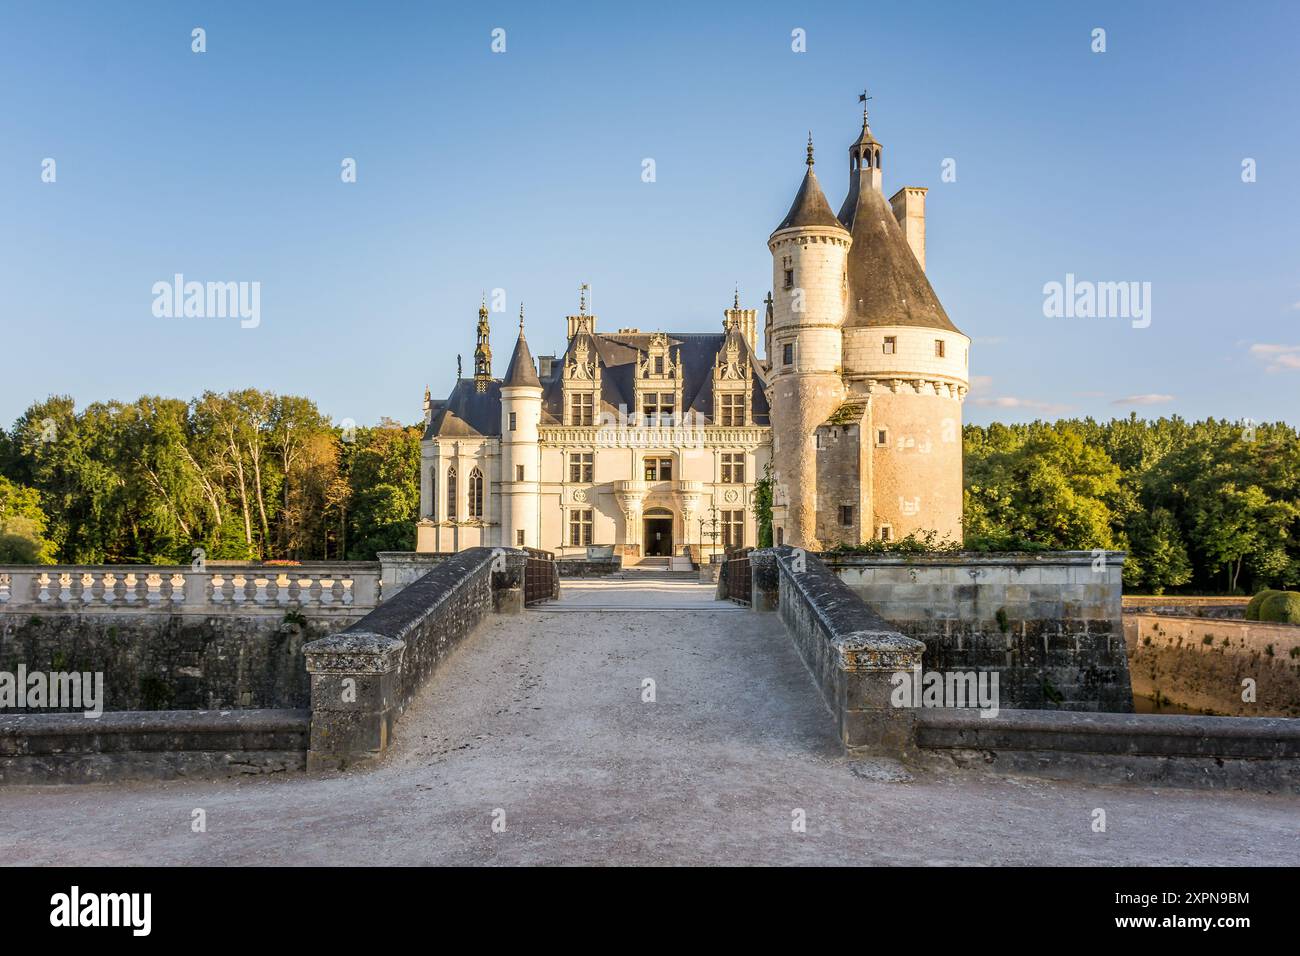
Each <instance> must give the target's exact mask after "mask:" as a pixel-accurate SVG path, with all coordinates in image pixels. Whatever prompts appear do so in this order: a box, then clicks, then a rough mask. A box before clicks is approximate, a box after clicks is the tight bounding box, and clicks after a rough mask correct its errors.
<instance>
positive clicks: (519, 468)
mask: <svg viewBox="0 0 1300 956" xmlns="http://www.w3.org/2000/svg"><path fill="white" fill-rule="evenodd" d="M523 480H524V466H523V465H515V481H523Z"/></svg>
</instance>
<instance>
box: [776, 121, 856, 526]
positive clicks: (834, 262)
mask: <svg viewBox="0 0 1300 956" xmlns="http://www.w3.org/2000/svg"><path fill="white" fill-rule="evenodd" d="M807 165H808V171H807V172H806V173H805V174H804V178H803V182H802V184H800V186H799V191H798V193H796V194H795V197H794V202H793V203H792V204H791V206H790V211H789V213H787V214H786V217H785V219H783V220H782V221H781V224H780V225H779V226H777V227H776V229H775V230H774V231H773V232H772V235H771V236H770V237H769V238H768V241H767V246H768V249H770V250H771V252H772V288H773V290H774V295H773V300H772V306H771V308H772V319H771V329H770V339H769V348H770V358H771V362H772V370H771V374H770V376H769V382H770V390H771V401H770V404H771V421H772V459H773V471H774V477H775V479H776V492H777V493H776V500H775V507H774V509H773V527H774V533H775V535H776V539H777V541H778V543H783V544H788V545H793V546H795V547H800V548H809V549H814V550H815V549H818V548H819V547H820V543H819V541H818V540H817V534H816V529H817V509H818V507H819V502H818V498H817V449H816V436H815V432H816V429H817V426H818V425H820V424H821V423H822V422H824V421H826V419H827V418H828V417H829V416H830V415H831V414H833V413H834V412H835V411H836V409H838V408H839V407H840V405H841V403H842V402H843V401H844V397H845V390H844V382H843V379H842V378H841V374H840V373H841V333H840V330H841V327H842V326H843V324H844V318H845V306H846V303H847V296H848V278H847V272H846V262H847V259H848V254H849V245H850V242H851V239H850V234H849V230H848V229H847V228H845V226H844V225H843V224H842V223H841V222H840V221H839V220H838V219H837V218H836V217H835V214H834V213H833V212H832V211H831V207H830V204H829V203H827V201H826V196H825V194H824V193H823V192H822V189H821V186H820V185H819V184H818V182H817V175H816V173H814V172H813V146H812V136H811V135H809V137H808V158H807Z"/></svg>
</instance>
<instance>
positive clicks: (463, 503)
mask: <svg viewBox="0 0 1300 956" xmlns="http://www.w3.org/2000/svg"><path fill="white" fill-rule="evenodd" d="M452 464H455V466H456V474H457V480H456V496H457V501H458V509H457V518H456V520H455V521H451V520H449V518H448V515H447V485H446V480H447V468H448V466H449V465H452ZM500 464H501V443H500V442H499V441H497V439H495V438H457V439H438V440H435V441H426V442H421V443H420V519H421V521H420V524H419V525H418V526H417V527H416V545H415V547H416V550H417V551H421V552H428V551H463V550H464V549H465V548H477V547H480V546H481V547H496V546H498V545H499V544H500V523H501V512H500V506H501V496H500V495H499V494H496V493H495V489H496V487H497V485H498V484H499V482H500V480H501V467H500ZM475 467H477V468H478V469H479V470H480V471H482V472H483V478H484V482H485V485H484V501H483V518H482V520H481V521H471V520H470V519H469V518H468V514H469V494H468V492H469V476H470V472H471V471H473V469H474V468H475ZM435 473H436V474H437V476H438V481H437V488H436V495H437V501H436V511H434V512H431V510H430V509H431V508H433V507H435V502H434V500H433V496H432V495H431V494H430V489H431V486H432V484H433V483H432V477H433V475H434V474H435ZM431 513H433V514H435V515H436V520H434V521H433V522H432V523H430V522H429V515H430V514H431Z"/></svg>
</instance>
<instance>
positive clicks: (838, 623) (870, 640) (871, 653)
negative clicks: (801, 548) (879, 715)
mask: <svg viewBox="0 0 1300 956" xmlns="http://www.w3.org/2000/svg"><path fill="white" fill-rule="evenodd" d="M753 553H754V552H751V559H752V556H753ZM772 553H773V554H774V555H775V556H776V560H777V563H778V564H779V565H780V567H781V574H782V577H783V578H785V579H786V580H788V581H789V582H790V584H791V586H793V587H794V588H795V589H796V590H797V591H798V592H799V593H800V595H802V597H803V599H804V602H805V603H806V604H807V605H808V608H809V610H810V611H811V612H812V614H813V616H814V617H815V618H816V619H817V621H818V623H819V625H820V626H821V628H822V630H824V631H825V633H826V635H827V637H828V639H829V640H830V641H831V643H832V644H834V645H835V647H836V649H837V651H838V653H839V657H840V662H841V664H842V666H843V667H844V669H845V670H896V669H900V668H902V669H906V668H910V667H911V666H912V665H913V664H914V663H915V661H916V660H917V659H919V656H920V655H921V654H922V653H923V652H924V651H925V645H924V644H923V643H922V642H920V641H918V640H916V639H914V638H911V637H908V636H906V635H905V634H903V633H901V632H900V631H899V630H898V629H897V628H895V627H893V626H892V625H891V624H889V623H888V622H887V621H885V619H884V618H882V617H880V615H878V614H876V612H875V611H873V610H872V609H871V608H870V607H868V606H867V605H866V604H865V603H864V602H863V601H862V599H861V598H860V597H858V595H857V594H856V593H855V592H854V591H853V589H852V588H850V587H849V586H848V585H847V584H845V583H844V582H843V581H842V580H840V577H839V575H837V574H835V572H834V571H832V570H831V569H830V568H828V567H827V566H826V565H825V564H823V563H822V561H821V560H820V559H819V558H818V557H817V556H815V555H813V554H810V553H804V554H803V561H804V570H802V571H795V570H794V569H793V566H792V563H793V561H794V560H795V550H794V549H793V548H789V547H782V548H775V549H773V550H772Z"/></svg>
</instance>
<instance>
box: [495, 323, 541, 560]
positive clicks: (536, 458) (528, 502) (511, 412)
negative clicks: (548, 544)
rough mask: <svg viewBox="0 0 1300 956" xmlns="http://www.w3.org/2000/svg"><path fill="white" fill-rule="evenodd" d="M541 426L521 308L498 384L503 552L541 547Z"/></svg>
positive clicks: (534, 373)
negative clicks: (515, 336)
mask: <svg viewBox="0 0 1300 956" xmlns="http://www.w3.org/2000/svg"><path fill="white" fill-rule="evenodd" d="M541 421H542V382H541V379H539V378H538V377H537V368H536V366H535V365H534V363H533V353H532V352H531V351H530V350H529V348H528V340H527V339H526V338H525V337H524V307H523V304H522V303H521V304H520V306H519V338H518V340H516V342H515V350H514V352H513V353H512V354H511V356H510V367H509V368H508V369H507V370H506V377H505V381H503V382H502V383H501V486H500V487H501V543H502V544H504V545H505V546H507V547H525V546H526V547H531V548H536V547H540V546H541V528H540V525H539V521H540V516H539V511H538V508H539V504H538V489H539V487H540V486H539V485H538V481H539V480H540V475H539V473H540V471H541V445H540V443H539V437H540V436H539V426H540V425H541Z"/></svg>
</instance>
